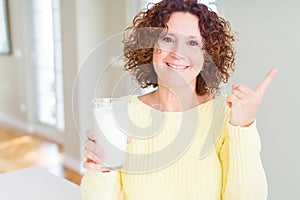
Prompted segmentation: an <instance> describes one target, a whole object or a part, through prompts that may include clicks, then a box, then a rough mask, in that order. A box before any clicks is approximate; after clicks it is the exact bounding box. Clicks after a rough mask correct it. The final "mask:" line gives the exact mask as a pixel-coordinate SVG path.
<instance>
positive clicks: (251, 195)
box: [219, 122, 268, 200]
mask: <svg viewBox="0 0 300 200" xmlns="http://www.w3.org/2000/svg"><path fill="white" fill-rule="evenodd" d="M223 131H224V132H225V133H223V134H224V139H223V142H222V146H221V149H220V152H219V156H220V161H221V164H222V170H223V181H222V182H223V183H222V185H223V186H222V199H223V200H240V199H243V200H265V199H267V194H268V190H267V181H266V176H265V172H264V169H263V166H262V162H261V158H260V149H261V143H260V137H259V134H258V131H257V128H256V122H254V123H253V124H252V125H251V126H249V127H235V126H232V125H231V124H229V122H227V126H226V127H225V128H224V129H223Z"/></svg>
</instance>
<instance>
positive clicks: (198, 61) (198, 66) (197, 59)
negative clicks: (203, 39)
mask: <svg viewBox="0 0 300 200" xmlns="http://www.w3.org/2000/svg"><path fill="white" fill-rule="evenodd" d="M190 61H191V62H192V63H193V66H194V67H195V70H196V71H199V72H200V71H201V70H202V68H203V64H204V55H203V54H200V55H199V54H198V55H192V56H191V57H190Z"/></svg>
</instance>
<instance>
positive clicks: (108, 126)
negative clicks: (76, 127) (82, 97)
mask: <svg viewBox="0 0 300 200" xmlns="http://www.w3.org/2000/svg"><path fill="white" fill-rule="evenodd" d="M116 101H117V99H115V98H98V99H95V100H94V101H93V102H92V110H93V119H94V128H95V129H96V131H97V134H98V135H97V137H96V140H95V142H96V144H97V145H99V149H101V156H100V157H101V162H102V165H103V167H104V168H105V169H113V170H119V169H121V168H122V167H123V165H124V159H125V153H126V144H127V135H126V133H125V131H124V129H123V130H122V127H120V124H122V123H124V121H122V123H120V121H121V120H127V119H124V118H123V117H122V115H124V112H125V111H127V109H126V105H124V104H118V103H115V104H114V102H116ZM122 118H123V119H122ZM99 153H100V152H99Z"/></svg>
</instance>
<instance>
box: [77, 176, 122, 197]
mask: <svg viewBox="0 0 300 200" xmlns="http://www.w3.org/2000/svg"><path fill="white" fill-rule="evenodd" d="M120 176H121V174H120V172H118V171H110V172H98V171H91V170H88V171H86V172H85V174H84V176H83V178H82V181H81V184H80V193H81V199H82V200H117V199H119V197H120V195H121V177H120Z"/></svg>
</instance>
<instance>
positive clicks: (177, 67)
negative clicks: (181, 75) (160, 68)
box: [166, 63, 189, 70]
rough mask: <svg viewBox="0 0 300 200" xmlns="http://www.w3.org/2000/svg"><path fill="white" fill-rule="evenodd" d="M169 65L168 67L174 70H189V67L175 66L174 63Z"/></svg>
mask: <svg viewBox="0 0 300 200" xmlns="http://www.w3.org/2000/svg"><path fill="white" fill-rule="evenodd" d="M166 64H167V65H168V67H170V68H172V69H176V70H184V69H187V68H188V67H189V66H186V65H175V64H172V63H166Z"/></svg>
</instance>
